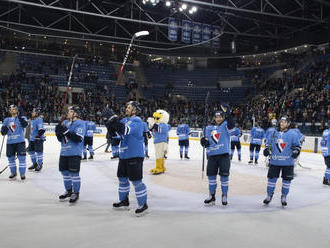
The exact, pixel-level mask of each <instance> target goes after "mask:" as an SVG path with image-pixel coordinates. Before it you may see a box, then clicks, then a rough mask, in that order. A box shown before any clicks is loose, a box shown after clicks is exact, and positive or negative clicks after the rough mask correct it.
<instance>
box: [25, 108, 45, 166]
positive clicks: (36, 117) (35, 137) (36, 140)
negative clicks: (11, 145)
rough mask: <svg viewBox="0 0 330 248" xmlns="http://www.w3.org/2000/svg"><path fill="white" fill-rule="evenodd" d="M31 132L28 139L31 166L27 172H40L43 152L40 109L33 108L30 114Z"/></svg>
mask: <svg viewBox="0 0 330 248" xmlns="http://www.w3.org/2000/svg"><path fill="white" fill-rule="evenodd" d="M31 117H32V121H31V130H30V137H29V147H28V153H29V155H30V157H31V161H32V166H30V167H29V168H28V169H29V170H35V171H40V170H41V169H42V167H43V151H44V141H45V136H44V133H45V131H46V129H45V127H44V120H43V118H42V116H41V113H40V109H39V108H34V109H33V110H32V113H31Z"/></svg>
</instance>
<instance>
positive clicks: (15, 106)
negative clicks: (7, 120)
mask: <svg viewBox="0 0 330 248" xmlns="http://www.w3.org/2000/svg"><path fill="white" fill-rule="evenodd" d="M11 108H15V109H17V110H18V107H17V105H15V104H11V105H9V107H8V111H9V109H11Z"/></svg>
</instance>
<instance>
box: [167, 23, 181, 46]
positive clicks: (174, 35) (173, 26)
mask: <svg viewBox="0 0 330 248" xmlns="http://www.w3.org/2000/svg"><path fill="white" fill-rule="evenodd" d="M168 25H169V27H168V39H169V40H170V41H177V40H178V30H179V27H178V26H179V25H178V21H177V20H176V19H175V18H172V17H170V18H168Z"/></svg>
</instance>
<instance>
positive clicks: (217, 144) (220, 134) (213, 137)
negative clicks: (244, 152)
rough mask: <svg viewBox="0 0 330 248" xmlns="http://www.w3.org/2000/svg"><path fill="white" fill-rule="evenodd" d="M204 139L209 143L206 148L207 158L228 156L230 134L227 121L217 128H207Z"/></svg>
mask: <svg viewBox="0 0 330 248" xmlns="http://www.w3.org/2000/svg"><path fill="white" fill-rule="evenodd" d="M205 138H206V139H207V140H208V141H209V143H210V146H209V147H207V148H206V154H207V155H208V156H214V155H221V154H226V153H228V154H229V143H230V134H229V130H228V127H227V121H224V122H222V123H221V124H220V125H219V126H207V127H206V131H205Z"/></svg>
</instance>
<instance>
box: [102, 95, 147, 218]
mask: <svg viewBox="0 0 330 248" xmlns="http://www.w3.org/2000/svg"><path fill="white" fill-rule="evenodd" d="M139 111H141V108H140V105H139V104H138V103H137V102H135V101H130V102H128V103H127V104H126V110H125V115H126V118H123V119H122V120H119V118H118V116H117V115H113V116H111V117H110V118H109V120H108V122H107V124H106V126H107V128H108V130H109V132H110V133H114V132H116V133H119V134H120V136H121V143H120V152H119V163H118V170H117V176H118V180H119V189H118V192H119V202H116V203H114V204H113V208H114V209H121V208H128V207H129V199H128V194H129V190H130V183H129V181H131V182H132V184H133V185H134V188H135V195H136V198H137V202H138V205H139V206H138V208H137V209H136V210H135V214H136V215H137V216H141V215H143V214H145V213H146V210H147V209H148V205H147V189H146V186H145V184H144V183H143V182H142V178H143V159H144V144H143V142H144V137H143V131H144V125H143V122H142V120H141V118H140V117H138V116H137V113H138V112H139Z"/></svg>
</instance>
